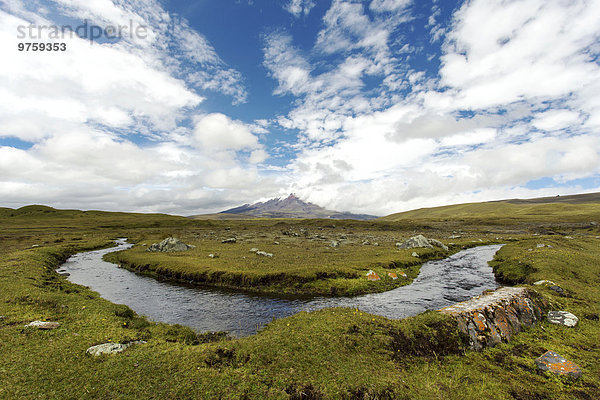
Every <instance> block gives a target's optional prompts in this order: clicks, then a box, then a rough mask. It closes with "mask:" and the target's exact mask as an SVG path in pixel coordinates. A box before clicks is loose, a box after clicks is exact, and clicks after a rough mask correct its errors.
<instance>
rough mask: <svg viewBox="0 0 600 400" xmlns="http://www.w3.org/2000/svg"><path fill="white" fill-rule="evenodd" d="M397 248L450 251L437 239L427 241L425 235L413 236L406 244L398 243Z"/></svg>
mask: <svg viewBox="0 0 600 400" xmlns="http://www.w3.org/2000/svg"><path fill="white" fill-rule="evenodd" d="M396 247H397V248H398V249H415V248H423V247H424V248H428V249H433V248H434V247H439V248H442V249H444V250H446V251H447V250H448V246H446V245H445V244H443V243H442V242H440V241H439V240H435V239H427V238H426V237H425V236H423V235H417V236H413V237H411V238H410V239H408V240H407V241H405V242H404V243H396Z"/></svg>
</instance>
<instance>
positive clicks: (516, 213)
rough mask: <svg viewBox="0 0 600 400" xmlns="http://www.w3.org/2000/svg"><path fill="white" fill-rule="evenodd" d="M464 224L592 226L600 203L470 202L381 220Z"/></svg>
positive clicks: (403, 213)
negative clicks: (549, 223)
mask: <svg viewBox="0 0 600 400" xmlns="http://www.w3.org/2000/svg"><path fill="white" fill-rule="evenodd" d="M419 220H428V221H460V222H462V223H473V222H475V223H479V222H486V223H493V224H513V223H516V222H534V223H538V224H539V223H544V222H551V223H561V222H562V223H588V222H590V221H598V220H600V204H599V203H591V204H512V203H508V202H503V201H500V202H486V203H467V204H457V205H451V206H443V207H433V208H421V209H418V210H413V211H408V212H402V213H396V214H391V215H388V216H386V217H382V218H379V221H386V222H399V221H419Z"/></svg>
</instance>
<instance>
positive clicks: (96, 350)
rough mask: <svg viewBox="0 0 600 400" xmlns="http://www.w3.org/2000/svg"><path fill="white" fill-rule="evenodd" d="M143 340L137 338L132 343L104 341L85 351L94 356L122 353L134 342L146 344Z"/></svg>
mask: <svg viewBox="0 0 600 400" xmlns="http://www.w3.org/2000/svg"><path fill="white" fill-rule="evenodd" d="M144 343H146V342H145V341H143V340H136V341H135V342H130V343H102V344H99V345H96V346H92V347H90V348H88V349H87V350H86V351H85V353H86V354H90V355H92V356H100V355H102V354H115V353H120V352H122V351H124V350H125V349H127V348H128V347H130V346H132V345H134V344H144Z"/></svg>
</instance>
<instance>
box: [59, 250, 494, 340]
mask: <svg viewBox="0 0 600 400" xmlns="http://www.w3.org/2000/svg"><path fill="white" fill-rule="evenodd" d="M129 247H131V245H130V244H127V243H125V240H124V239H120V240H118V241H117V247H113V248H110V249H103V250H96V251H90V252H85V253H79V254H76V255H74V256H72V257H71V258H69V259H68V260H67V261H66V262H65V263H64V264H63V265H61V267H60V268H59V272H61V273H69V274H70V275H69V276H68V279H69V280H70V281H71V282H74V283H77V284H80V285H85V286H89V287H90V288H91V289H93V290H95V291H97V292H98V293H100V295H101V296H102V297H104V298H105V299H107V300H110V301H112V302H113V303H120V304H126V305H128V306H129V307H131V308H132V309H133V310H135V311H136V312H137V313H138V314H142V315H145V316H147V317H148V318H150V319H151V320H154V321H162V322H168V323H172V324H175V323H177V324H182V325H186V326H189V327H191V328H193V329H195V330H197V331H229V332H231V333H232V334H233V335H235V336H246V335H251V334H254V333H256V331H257V329H258V328H259V327H260V326H263V325H265V324H266V323H268V322H270V321H271V320H272V319H273V318H281V317H286V316H289V315H292V314H295V313H297V312H299V311H302V310H307V311H309V310H317V309H321V308H325V307H337V306H343V307H358V308H360V309H361V310H363V311H366V312H369V313H372V314H377V315H381V316H384V317H388V318H405V317H408V316H412V315H416V314H418V313H420V312H423V311H425V310H437V309H440V308H443V307H446V306H449V305H451V304H453V303H456V302H459V301H464V300H466V299H468V298H470V297H473V296H476V295H479V294H481V292H482V291H484V290H486V289H495V288H496V287H498V284H497V283H496V281H495V279H494V275H493V273H492V268H491V267H489V266H488V264H487V262H488V261H489V260H491V259H492V258H493V256H494V254H495V253H496V252H497V251H498V250H499V249H500V247H502V246H501V245H492V246H480V247H474V248H471V249H467V250H463V251H461V252H459V253H456V254H454V255H452V256H450V257H448V258H446V259H444V260H439V261H429V262H427V263H425V264H423V266H422V267H421V271H420V274H419V276H418V277H417V278H416V279H415V280H414V282H413V283H411V284H410V285H407V286H402V287H399V288H397V289H394V290H390V291H388V292H384V293H373V294H367V295H362V296H356V297H335V298H330V297H315V298H310V299H306V298H302V299H298V298H296V299H293V298H283V297H275V296H264V295H255V294H247V293H239V292H234V291H223V290H219V289H207V288H201V287H196V286H186V285H181V284H177V283H173V282H170V281H161V280H156V279H154V278H150V277H147V276H142V275H137V274H135V273H133V272H131V271H128V270H126V269H123V268H118V267H117V266H116V265H115V264H111V263H108V262H105V261H103V260H102V256H103V255H104V254H106V253H109V252H112V251H117V250H124V249H127V248H129Z"/></svg>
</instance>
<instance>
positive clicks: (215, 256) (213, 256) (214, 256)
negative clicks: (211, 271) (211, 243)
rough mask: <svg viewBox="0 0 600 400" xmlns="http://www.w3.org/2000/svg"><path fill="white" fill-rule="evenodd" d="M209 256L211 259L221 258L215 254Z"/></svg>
mask: <svg viewBox="0 0 600 400" xmlns="http://www.w3.org/2000/svg"><path fill="white" fill-rule="evenodd" d="M208 256H209V257H210V258H219V256H218V255H216V254H213V253H210V254H209V255H208Z"/></svg>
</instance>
